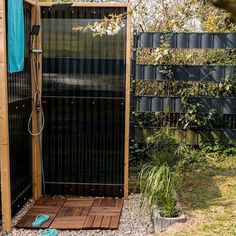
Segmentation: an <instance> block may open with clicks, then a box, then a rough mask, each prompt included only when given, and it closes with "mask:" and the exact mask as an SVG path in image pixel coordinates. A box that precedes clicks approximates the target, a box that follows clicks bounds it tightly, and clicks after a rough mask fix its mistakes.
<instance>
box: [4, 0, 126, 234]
mask: <svg viewBox="0 0 236 236" xmlns="http://www.w3.org/2000/svg"><path fill="white" fill-rule="evenodd" d="M24 1H25V2H27V3H29V4H30V5H31V6H32V16H31V25H33V24H34V22H35V17H36V8H37V11H38V23H39V24H40V25H41V17H40V16H41V14H40V12H41V7H50V6H52V5H53V4H54V3H55V2H39V4H38V7H37V6H36V2H35V1H34V0H24ZM72 7H115V8H119V7H122V8H127V13H128V14H127V38H126V84H125V131H124V134H125V135H124V198H125V199H128V193H129V192H128V178H129V129H130V127H129V124H130V78H131V76H130V72H131V16H130V12H131V11H130V4H128V3H109V2H105V3H93V2H91V3H88V2H77V3H73V5H72ZM6 39H7V36H6V15H5V0H0V158H1V161H0V170H1V188H2V189H1V196H2V222H3V224H2V229H3V230H7V231H8V232H11V228H12V223H11V221H12V217H11V183H10V156H9V126H8V94H7V49H6ZM41 46H42V37H41V33H40V34H39V37H38V48H41ZM31 61H32V60H31ZM33 71H34V70H33V65H32V62H31V78H33V76H34V75H33V73H34V72H33ZM38 78H39V89H40V92H41V91H42V56H41V55H40V56H39V66H38ZM31 84H32V95H33V94H34V93H35V86H34V83H33V80H32V83H31ZM36 127H37V114H36V113H34V114H33V118H32V129H33V132H36ZM40 138H41V139H42V137H40ZM41 176H42V173H41V161H40V153H39V147H38V142H37V137H32V185H33V198H34V199H35V200H37V199H39V198H40V197H41V196H42V178H41Z"/></svg>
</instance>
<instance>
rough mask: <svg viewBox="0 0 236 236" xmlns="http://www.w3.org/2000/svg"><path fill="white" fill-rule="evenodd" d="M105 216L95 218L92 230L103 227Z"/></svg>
mask: <svg viewBox="0 0 236 236" xmlns="http://www.w3.org/2000/svg"><path fill="white" fill-rule="evenodd" d="M102 219H103V216H95V219H94V222H93V226H92V228H95V229H98V228H100V227H101V224H102Z"/></svg>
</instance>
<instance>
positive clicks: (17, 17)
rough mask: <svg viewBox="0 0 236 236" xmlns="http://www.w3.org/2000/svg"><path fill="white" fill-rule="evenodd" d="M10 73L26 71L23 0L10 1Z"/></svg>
mask: <svg viewBox="0 0 236 236" xmlns="http://www.w3.org/2000/svg"><path fill="white" fill-rule="evenodd" d="M7 18H8V19H7V21H8V34H7V37H8V42H7V43H8V72H10V73H14V72H19V71H22V70H23V69H24V50H25V49H24V47H25V39H24V10H23V0H8V8H7Z"/></svg>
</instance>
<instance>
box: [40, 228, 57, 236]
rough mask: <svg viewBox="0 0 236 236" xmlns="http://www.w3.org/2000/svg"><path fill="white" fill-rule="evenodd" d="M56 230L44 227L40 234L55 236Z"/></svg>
mask: <svg viewBox="0 0 236 236" xmlns="http://www.w3.org/2000/svg"><path fill="white" fill-rule="evenodd" d="M57 235H58V230H56V229H45V230H44V231H43V232H42V233H41V234H40V236H57Z"/></svg>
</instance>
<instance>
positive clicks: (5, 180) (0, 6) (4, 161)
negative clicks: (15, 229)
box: [0, 0, 11, 232]
mask: <svg viewBox="0 0 236 236" xmlns="http://www.w3.org/2000/svg"><path fill="white" fill-rule="evenodd" d="M6 45H7V44H6V14H5V0H0V158H1V162H0V164H1V196H2V228H3V231H5V230H7V231H8V232H11V183H10V154H9V127H8V94H7V53H6V52H7V50H6Z"/></svg>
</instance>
